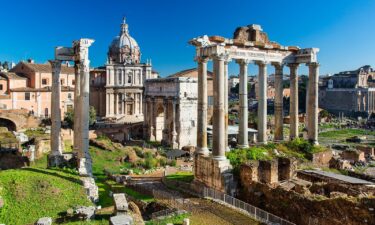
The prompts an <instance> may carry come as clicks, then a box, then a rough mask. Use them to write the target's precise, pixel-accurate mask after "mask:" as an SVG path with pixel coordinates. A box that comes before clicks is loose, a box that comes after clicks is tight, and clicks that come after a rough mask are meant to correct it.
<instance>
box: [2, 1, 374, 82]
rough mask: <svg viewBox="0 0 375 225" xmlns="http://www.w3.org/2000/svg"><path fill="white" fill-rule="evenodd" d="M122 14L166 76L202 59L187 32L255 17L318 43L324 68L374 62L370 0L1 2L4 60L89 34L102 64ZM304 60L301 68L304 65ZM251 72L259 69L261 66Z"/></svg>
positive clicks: (49, 53) (227, 27)
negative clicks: (198, 58) (195, 55)
mask: <svg viewBox="0 0 375 225" xmlns="http://www.w3.org/2000/svg"><path fill="white" fill-rule="evenodd" d="M123 16H126V17H127V22H128V24H129V29H130V34H131V35H132V36H133V37H134V38H135V39H136V40H137V42H138V44H139V45H140V47H141V51H142V61H146V59H152V62H153V67H154V69H155V70H157V71H159V72H160V74H161V75H162V76H166V75H169V74H172V73H174V72H177V71H179V70H183V69H187V68H191V67H195V66H196V65H195V63H194V61H193V57H194V48H193V47H192V46H189V45H188V44H187V42H188V40H189V39H191V38H193V37H196V36H200V35H204V34H207V35H221V36H224V37H232V35H233V31H234V30H235V28H236V27H238V26H245V25H248V24H253V23H255V24H260V25H261V26H262V27H263V30H264V31H265V32H267V33H268V36H269V38H270V39H271V40H273V41H276V42H279V43H280V44H282V45H297V46H300V47H318V48H320V53H319V56H318V58H319V61H320V63H321V70H320V71H321V74H326V73H335V72H339V71H342V70H349V69H356V68H358V67H359V66H361V65H365V64H370V65H372V66H374V67H375V1H372V0H331V1H329V0H314V1H312V0H309V1H308V0H300V1H297V0H288V1H259V0H256V1H253V0H246V1H245V0H242V1H241V0H231V1H223V0H215V1H203V0H201V1H198V0H190V1H182V0H174V1H173V0H157V1H156V0H155V1H152V0H133V1H129V0H106V1H99V0H91V1H90V0H75V1H73V0H66V1H51V0H50V1H41V0H35V1H30V0H28V1H24V0H18V1H2V2H1V10H0V21H1V33H0V61H5V60H8V61H15V62H18V61H19V60H22V59H27V58H33V59H34V60H35V61H36V62H40V63H43V62H45V61H46V60H48V59H51V58H53V50H54V47H55V46H70V45H71V41H72V40H75V39H78V38H81V37H88V38H93V39H95V43H94V44H93V46H92V47H91V48H90V59H91V65H92V66H100V65H103V64H104V63H105V61H106V54H107V50H108V45H109V44H110V42H111V40H112V39H113V37H114V36H116V35H117V34H118V33H119V29H120V27H119V26H120V23H121V20H122V17H123ZM237 67H238V66H237V65H236V64H235V63H231V65H230V73H231V74H234V73H237V71H238V68H237ZM304 67H305V66H302V68H301V70H300V73H305V72H306V68H304ZM272 72H273V69H272V68H270V69H269V73H272ZM286 72H287V71H286ZM250 73H251V74H254V73H256V67H255V66H251V67H250Z"/></svg>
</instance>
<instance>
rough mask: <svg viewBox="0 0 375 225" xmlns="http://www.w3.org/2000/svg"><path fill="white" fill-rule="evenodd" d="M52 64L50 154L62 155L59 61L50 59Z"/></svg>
mask: <svg viewBox="0 0 375 225" xmlns="http://www.w3.org/2000/svg"><path fill="white" fill-rule="evenodd" d="M50 63H51V66H52V93H51V99H53V100H52V101H51V121H52V124H51V155H55V156H56V155H62V148H61V135H60V133H61V108H60V92H61V83H60V71H61V61H58V60H55V61H50Z"/></svg>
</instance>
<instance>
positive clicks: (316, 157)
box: [312, 150, 333, 166]
mask: <svg viewBox="0 0 375 225" xmlns="http://www.w3.org/2000/svg"><path fill="white" fill-rule="evenodd" d="M332 157H333V152H332V150H327V151H324V152H318V153H314V154H313V155H312V162H313V163H314V164H315V165H319V166H329V161H330V160H331V159H332Z"/></svg>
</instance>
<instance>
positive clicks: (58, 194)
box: [0, 168, 92, 225]
mask: <svg viewBox="0 0 375 225" xmlns="http://www.w3.org/2000/svg"><path fill="white" fill-rule="evenodd" d="M0 185H1V187H2V190H1V195H2V196H3V198H4V200H5V207H4V208H3V209H1V211H0V222H1V223H6V224H12V225H18V224H20V225H23V224H28V223H34V222H35V221H36V219H38V218H40V217H45V216H50V217H53V218H58V217H59V213H62V212H66V210H67V209H68V208H70V207H73V206H76V205H92V203H91V202H90V201H89V200H88V199H87V197H86V194H85V192H84V189H83V188H82V186H81V184H80V181H79V179H78V177H77V176H76V175H73V174H70V173H67V172H62V171H55V170H47V169H39V168H28V169H21V170H7V171H2V172H0ZM41 206H42V207H41Z"/></svg>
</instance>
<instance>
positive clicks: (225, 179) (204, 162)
mask: <svg viewBox="0 0 375 225" xmlns="http://www.w3.org/2000/svg"><path fill="white" fill-rule="evenodd" d="M194 173H195V174H194V175H195V176H194V177H195V181H196V182H198V183H203V184H205V185H206V186H208V187H211V188H214V189H217V190H220V191H223V192H226V193H231V192H232V186H233V174H232V166H231V165H230V162H229V160H227V159H226V160H215V159H213V158H212V157H211V156H202V155H195V163H194Z"/></svg>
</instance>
